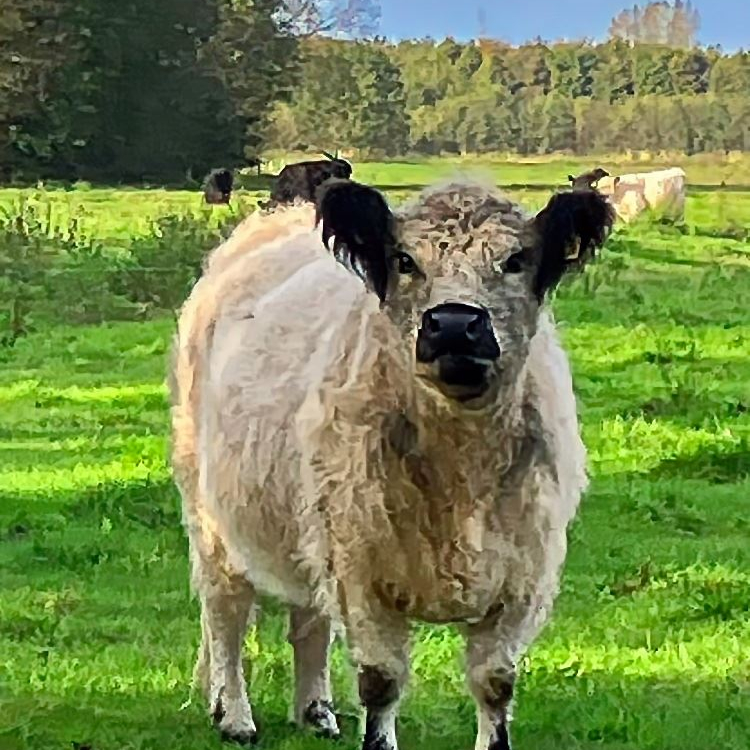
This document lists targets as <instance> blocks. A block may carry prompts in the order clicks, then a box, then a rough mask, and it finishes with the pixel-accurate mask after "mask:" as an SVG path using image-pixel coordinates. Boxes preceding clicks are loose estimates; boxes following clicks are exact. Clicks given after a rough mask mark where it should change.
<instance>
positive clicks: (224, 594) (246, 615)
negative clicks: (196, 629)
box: [196, 574, 257, 744]
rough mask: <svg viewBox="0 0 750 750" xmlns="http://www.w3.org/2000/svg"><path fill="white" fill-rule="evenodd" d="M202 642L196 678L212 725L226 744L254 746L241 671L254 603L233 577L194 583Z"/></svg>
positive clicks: (254, 731) (246, 588)
mask: <svg viewBox="0 0 750 750" xmlns="http://www.w3.org/2000/svg"><path fill="white" fill-rule="evenodd" d="M199 591H200V599H201V607H202V612H201V625H202V631H203V641H202V644H201V649H200V653H199V657H198V663H197V664H196V676H197V677H198V678H199V679H200V680H201V681H202V682H203V684H204V685H205V687H206V688H207V692H208V702H209V711H210V714H211V717H212V719H213V722H214V724H215V726H216V727H217V729H218V730H219V731H220V732H221V735H222V737H223V738H224V739H226V740H231V741H234V742H239V743H241V744H254V743H255V741H256V739H257V729H256V727H255V722H254V721H253V715H252V711H251V708H250V701H249V699H248V696H247V686H246V684H245V675H244V671H243V667H242V644H243V642H244V639H245V634H246V632H247V627H248V623H249V620H250V614H251V609H252V605H253V599H254V591H253V588H252V586H251V585H250V584H249V583H248V582H247V581H246V580H245V579H244V578H241V577H239V576H232V577H228V576H225V575H222V574H219V575H216V576H210V577H209V576H205V575H204V576H203V580H201V582H200V589H199Z"/></svg>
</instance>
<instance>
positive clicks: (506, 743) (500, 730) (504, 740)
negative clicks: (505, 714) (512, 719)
mask: <svg viewBox="0 0 750 750" xmlns="http://www.w3.org/2000/svg"><path fill="white" fill-rule="evenodd" d="M489 750H511V746H510V734H509V732H508V725H507V724H500V725H499V726H498V727H497V729H496V730H495V736H494V738H493V740H492V742H491V743H490V747H489Z"/></svg>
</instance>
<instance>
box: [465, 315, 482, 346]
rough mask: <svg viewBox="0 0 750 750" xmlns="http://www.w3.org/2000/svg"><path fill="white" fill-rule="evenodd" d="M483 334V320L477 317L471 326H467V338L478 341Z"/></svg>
mask: <svg viewBox="0 0 750 750" xmlns="http://www.w3.org/2000/svg"><path fill="white" fill-rule="evenodd" d="M481 334H482V318H481V317H480V316H479V315H475V316H474V318H473V319H472V320H470V321H469V324H468V325H467V326H466V337H467V338H468V339H469V340H470V341H476V340H477V339H478V338H479V336H480V335H481Z"/></svg>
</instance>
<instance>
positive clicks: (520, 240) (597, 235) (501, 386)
mask: <svg viewBox="0 0 750 750" xmlns="http://www.w3.org/2000/svg"><path fill="white" fill-rule="evenodd" d="M367 190H370V189H369V188H368V189H367ZM372 193H373V194H374V193H375V191H372ZM366 215H367V216H370V215H374V213H372V212H369V213H367V214H366ZM612 221H613V218H612V213H611V208H610V207H609V204H608V203H607V202H606V201H605V200H604V199H603V198H602V197H601V196H599V195H598V194H596V193H593V192H592V193H576V192H573V193H566V194H561V195H558V196H555V197H554V198H553V199H552V200H551V201H550V203H549V204H548V206H547V207H546V208H545V209H544V211H542V212H540V213H539V214H538V215H537V216H535V217H528V216H527V215H525V214H524V213H523V212H522V211H521V210H520V209H519V207H518V206H515V205H514V204H512V203H511V202H510V201H508V200H507V199H506V198H503V197H499V196H497V195H495V194H494V193H492V192H491V191H489V190H487V189H485V188H483V187H479V186H474V185H465V184H460V185H448V186H446V187H444V188H441V189H439V190H434V191H432V192H430V193H427V194H425V195H424V196H422V197H421V198H420V199H419V200H418V201H416V202H415V203H414V204H413V205H411V206H407V207H405V208H404V209H403V210H402V211H400V212H399V214H398V215H397V216H396V217H395V221H393V222H392V224H391V227H392V229H391V230H390V231H389V232H386V233H385V234H384V235H383V236H384V237H387V238H388V241H387V242H385V243H384V244H383V251H382V252H383V254H384V257H385V260H386V262H385V266H384V267H385V269H386V273H387V278H386V279H385V282H384V283H383V280H382V279H370V281H371V282H373V283H372V284H371V285H372V287H373V288H374V289H378V290H380V291H379V296H380V297H381V300H382V303H383V311H384V312H385V313H386V314H387V315H388V316H389V317H390V318H391V320H392V321H393V323H394V324H395V326H396V327H397V329H398V331H399V333H400V336H401V338H402V340H403V341H404V342H405V346H406V347H408V349H409V356H410V357H411V359H412V362H413V365H414V373H415V375H416V377H417V380H418V382H419V383H420V384H421V385H422V386H423V387H424V388H425V389H427V391H428V392H429V393H432V394H434V395H436V396H437V397H438V398H444V399H449V400H451V401H453V402H455V403H457V404H461V405H463V406H464V407H467V408H477V407H480V406H482V405H484V404H487V403H488V402H492V401H495V400H496V399H498V398H503V394H504V393H506V392H507V390H508V389H510V388H512V387H514V385H515V384H516V383H517V382H518V375H519V372H520V370H521V368H522V367H523V366H524V363H525V361H526V358H527V355H528V351H529V344H530V342H531V339H532V337H533V336H534V333H535V332H536V325H537V318H538V313H539V308H540V305H541V304H542V302H543V300H544V298H545V296H546V295H547V294H548V293H549V292H550V291H551V290H552V289H553V288H554V287H555V286H556V285H557V283H558V282H559V280H560V278H561V277H562V275H563V274H564V273H565V271H566V270H567V269H568V268H570V267H571V266H573V265H581V264H582V263H584V262H585V261H586V260H587V259H588V257H589V255H590V253H591V251H592V250H593V248H594V247H595V246H598V245H601V243H602V242H603V241H604V237H605V235H606V232H607V231H608V229H609V228H610V227H611V225H612ZM362 234H364V230H363V231H362ZM373 236H374V235H373Z"/></svg>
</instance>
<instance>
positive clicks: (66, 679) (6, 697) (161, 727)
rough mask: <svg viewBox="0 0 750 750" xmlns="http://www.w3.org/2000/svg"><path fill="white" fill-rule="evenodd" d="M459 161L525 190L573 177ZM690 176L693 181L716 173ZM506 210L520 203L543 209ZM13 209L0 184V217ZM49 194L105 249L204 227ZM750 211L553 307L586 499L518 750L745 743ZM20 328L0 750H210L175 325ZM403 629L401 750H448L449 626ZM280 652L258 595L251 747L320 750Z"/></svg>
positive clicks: (639, 245) (664, 235) (713, 195)
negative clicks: (157, 225)
mask: <svg viewBox="0 0 750 750" xmlns="http://www.w3.org/2000/svg"><path fill="white" fill-rule="evenodd" d="M530 161H531V160H530ZM473 166H475V165H474V164H472V162H471V160H465V161H464V162H463V163H460V161H454V162H450V163H443V164H439V163H438V165H437V166H436V163H435V162H431V161H429V160H428V161H427V162H425V163H420V164H373V165H361V166H360V167H358V168H357V169H358V172H357V177H358V178H359V179H363V180H365V181H375V182H377V183H379V184H381V185H382V186H386V187H388V193H389V197H390V198H391V199H392V200H402V199H404V198H406V197H408V196H410V195H413V192H414V189H416V188H418V187H419V185H420V184H424V183H426V182H428V181H431V180H433V179H434V178H435V177H436V176H438V175H445V174H448V173H450V172H451V171H455V170H456V169H457V168H459V169H463V168H472V167H473ZM480 166H482V167H483V168H486V169H487V170H489V171H490V172H491V173H492V174H493V175H494V176H495V178H496V179H497V180H499V181H500V182H501V183H502V184H505V185H514V184H518V185H520V184H529V185H532V183H536V184H537V185H538V184H558V183H559V182H561V179H560V178H561V176H562V177H563V178H564V177H565V176H566V175H567V173H568V172H569V171H573V170H574V167H576V166H579V167H580V166H581V165H580V164H578V165H576V164H575V162H574V161H573V160H565V159H556V160H546V161H544V160H541V161H540V163H538V164H512V163H508V162H504V161H502V160H500V159H498V160H495V161H492V160H489V161H486V162H484V163H483V164H480ZM623 166H625V167H627V168H628V169H631V168H634V167H635V166H636V165H634V164H626V165H623ZM691 169H693V170H694V172H693V174H694V177H693V181H694V182H699V181H701V180H702V179H704V178H706V179H707V177H708V176H710V173H711V165H710V164H708V163H707V164H702V163H699V162H697V161H696V162H694V163H693V166H691ZM689 176H690V173H689ZM512 192H513V194H514V195H518V196H522V200H523V201H524V203H525V204H526V205H527V206H528V207H529V208H532V207H536V206H538V205H541V204H542V203H543V202H544V201H545V200H546V198H547V196H548V194H547V193H545V192H544V191H540V190H535V189H533V185H532V188H529V189H528V190H515V189H514V190H513V191H512ZM15 195H16V194H15V193H13V192H12V191H4V190H3V191H0V203H3V202H6V201H7V200H9V199H11V198H13V197H14V196H15ZM52 195H53V197H52V200H53V201H56V202H57V205H56V208H55V211H56V213H55V221H58V222H60V223H61V224H65V222H66V221H67V220H68V218H69V217H70V216H72V215H78V214H80V215H81V216H82V217H83V219H82V224H81V226H82V227H83V229H82V231H85V232H89V233H91V234H92V235H93V236H96V237H99V238H102V241H103V242H104V244H105V245H106V246H108V243H113V246H114V245H117V248H118V252H120V251H122V250H123V248H124V249H126V250H127V247H128V246H129V245H128V243H130V242H131V241H133V240H134V238H138V237H143V236H146V235H148V233H149V232H150V231H151V230H152V221H153V219H155V218H158V217H160V216H164V215H166V214H169V213H174V212H198V213H199V212H201V211H203V212H204V214H205V216H204V218H205V219H206V220H208V221H216V220H218V216H219V214H220V212H219V211H217V212H213V213H212V212H211V211H204V209H202V208H201V205H200V195H199V194H198V193H197V192H196V193H189V192H185V191H174V192H172V191H138V190H123V191H116V190H90V191H72V192H70V193H54V194H52ZM257 195H260V193H258V194H257ZM245 197H247V198H248V199H249V200H253V199H254V198H253V195H251V194H250V193H246V194H245ZM749 197H750V193H741V192H727V193H720V192H705V193H697V192H694V193H691V194H690V195H689V198H688V208H687V219H686V225H685V226H684V227H677V228H675V227H666V226H658V225H643V226H634V227H631V228H622V227H620V228H618V231H617V233H616V235H615V237H614V238H613V239H612V241H611V243H610V244H609V245H608V248H607V249H606V250H605V252H603V253H602V255H601V258H600V260H599V261H598V262H597V264H595V266H594V267H592V269H591V272H590V273H587V274H586V275H585V277H582V278H575V279H571V282H570V283H569V284H567V285H565V287H564V288H561V290H560V292H559V293H558V295H557V297H556V298H555V301H554V308H555V315H556V317H557V319H558V320H559V321H560V324H561V336H562V338H563V340H564V342H565V344H566V346H567V347H568V349H569V352H570V357H571V362H572V367H573V371H574V376H575V388H576V391H577V393H578V395H579V411H580V414H581V420H582V433H583V436H584V439H585V441H586V444H587V446H588V450H589V466H590V472H591V488H590V491H589V493H588V494H587V496H586V497H585V498H584V502H583V504H582V506H581V512H580V515H579V517H578V518H577V519H576V522H575V523H574V524H573V526H572V528H571V532H570V554H569V557H568V560H567V562H566V566H565V570H564V576H563V581H562V586H561V595H560V598H559V600H558V602H557V604H556V607H555V610H554V612H553V615H552V619H551V621H550V622H549V624H548V626H547V627H546V628H545V629H544V630H543V631H542V634H541V636H540V638H539V639H538V641H536V642H535V643H534V644H533V646H532V648H531V650H530V651H529V653H528V654H527V656H526V657H525V658H524V659H523V661H522V664H521V665H520V666H521V679H520V681H519V693H518V694H519V699H518V705H517V709H516V715H517V721H516V736H517V738H518V739H517V746H518V747H519V748H534V750H558V749H559V748H561V747H565V748H568V747H569V748H571V749H572V750H594V749H595V748H604V750H698V749H699V748H700V750H706V748H711V750H747V748H748V747H750V692H748V691H750V667H749V666H748V656H747V655H748V654H749V653H750V607H749V606H748V602H749V601H750V545H748V544H747V540H748V535H749V534H750V506H749V505H748V503H749V502H750V325H749V324H748V315H747V298H748V293H749V292H750V272H749V271H748V265H747V262H748V252H749V251H748V246H747V242H746V241H745V240H742V239H738V237H739V236H741V233H740V229H741V228H742V226H743V224H744V226H745V227H747V226H750V200H749ZM34 327H35V330H32V331H31V332H30V333H29V335H28V336H26V337H24V338H22V339H19V340H18V341H17V342H16V344H15V346H14V347H12V348H4V349H0V748H1V749H2V750H6V747H7V749H8V750H50V748H57V747H60V748H62V747H70V746H71V744H70V743H71V742H73V741H76V742H82V743H86V742H90V745H91V747H93V748H94V750H123V749H124V748H133V750H136V749H138V750H140V749H143V750H146V749H147V748H148V750H151V749H152V748H159V749H160V750H178V748H180V749H182V748H188V747H189V748H190V749H191V750H218V748H220V747H222V745H221V744H220V743H219V740H218V739H217V738H216V737H215V736H214V733H213V732H212V731H211V728H210V725H209V721H208V718H207V716H206V714H205V706H204V704H203V702H202V699H201V698H200V697H199V696H196V695H194V696H193V698H192V703H191V704H190V705H189V706H188V707H187V708H186V709H185V710H183V711H180V710H179V707H180V705H181V704H182V703H183V702H184V701H185V700H186V699H187V698H188V696H189V694H190V680H191V675H192V668H193V660H194V657H195V649H196V647H197V643H198V639H199V634H200V625H199V608H198V605H197V602H196V601H195V599H194V598H193V597H191V595H190V591H189V565H188V559H187V544H186V540H185V535H184V531H183V529H182V524H181V512H180V501H179V495H178V493H177V490H176V488H175V486H174V483H173V482H172V479H171V473H170V470H169V464H168V449H169V411H168V399H167V389H166V386H165V375H166V368H167V364H168V357H167V354H168V350H169V346H170V340H171V336H172V333H173V330H174V319H173V318H172V317H171V316H170V314H169V312H168V311H165V312H164V314H163V315H161V316H160V317H155V318H153V319H137V320H135V319H134V320H123V321H111V322H106V323H104V324H101V325H83V324H79V325H74V324H71V323H69V322H68V323H65V322H64V321H58V320H56V319H46V318H44V317H39V318H38V319H35V321H34ZM414 636H415V637H414V650H413V654H412V668H413V675H412V680H411V683H410V689H409V691H408V693H407V695H406V698H405V701H404V704H403V713H402V727H403V736H404V742H403V745H404V747H405V748H413V749H414V750H417V749H419V750H468V748H469V747H472V746H473V741H474V739H473V732H474V723H473V722H474V707H473V703H472V701H471V698H470V696H469V694H468V692H467V690H466V683H465V677H464V671H463V641H462V639H461V638H460V637H459V635H458V634H457V632H456V631H455V630H454V629H453V628H450V627H428V626H423V625H416V626H415V628H414ZM285 639H286V620H285V615H284V612H283V609H282V608H280V607H279V606H278V605H276V604H275V603H273V602H266V601H264V602H263V607H262V609H261V614H260V619H259V622H258V627H257V629H256V630H252V631H251V632H250V633H249V634H248V637H247V639H246V643H245V655H246V658H247V659H248V661H250V662H252V663H253V669H252V677H251V681H252V684H251V695H252V696H253V700H254V701H255V703H256V706H257V714H258V716H259V720H260V722H261V726H262V728H263V732H264V739H263V745H264V747H269V748H270V747H273V748H278V749H279V750H317V749H318V748H324V747H329V745H328V744H327V743H325V742H323V741H318V740H313V739H311V738H309V737H305V736H301V735H299V734H298V733H297V732H295V731H294V730H293V729H291V728H290V727H289V726H288V723H287V719H288V711H289V696H290V693H291V685H292V665H291V648H290V646H289V644H288V643H287V642H286V640H285ZM333 665H334V667H333V684H334V687H335V692H336V696H337V699H338V703H339V707H340V709H341V710H342V711H343V713H344V714H345V718H344V724H345V731H344V738H343V740H342V742H341V743H340V746H341V747H342V749H343V750H355V749H356V748H358V747H359V738H358V730H357V726H356V722H355V719H354V716H355V715H356V712H357V710H358V705H357V697H356V690H355V679H354V675H353V673H352V670H351V668H350V666H349V663H348V661H347V653H346V649H345V648H343V647H341V646H337V647H336V649H335V652H334V657H333Z"/></svg>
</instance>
